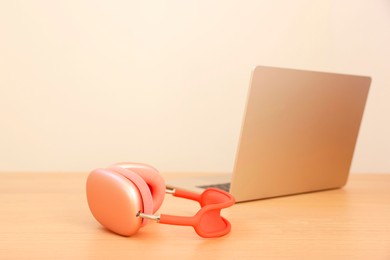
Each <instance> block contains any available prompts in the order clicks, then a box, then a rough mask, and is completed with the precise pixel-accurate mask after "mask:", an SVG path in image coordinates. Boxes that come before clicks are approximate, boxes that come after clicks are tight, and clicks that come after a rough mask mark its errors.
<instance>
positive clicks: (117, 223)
mask: <svg viewBox="0 0 390 260" xmlns="http://www.w3.org/2000/svg"><path fill="white" fill-rule="evenodd" d="M86 189H87V199H88V205H89V208H90V210H91V212H92V214H93V216H94V217H95V218H96V220H97V221H98V222H99V223H100V224H101V225H103V226H104V227H105V228H107V229H108V230H110V231H112V232H114V233H117V234H119V235H122V236H131V235H133V234H135V233H136V232H137V231H138V230H139V229H140V228H141V227H142V226H144V225H145V224H146V223H147V221H148V219H152V220H155V221H157V222H159V223H162V224H171V225H182V226H192V227H193V228H194V229H195V231H196V233H197V234H198V235H199V236H201V237H206V238H210V237H220V236H223V235H226V234H227V233H229V232H230V229H231V225H230V223H229V221H228V220H226V219H225V218H224V217H222V216H221V214H220V212H221V209H223V208H227V207H230V206H232V205H233V204H234V203H235V200H234V197H233V196H232V195H231V194H229V193H227V192H225V191H222V190H219V189H214V188H209V189H206V190H205V191H204V192H203V193H201V194H198V193H194V192H189V191H185V190H180V189H166V186H165V181H164V179H163V178H162V177H161V176H160V174H159V172H158V171H157V170H156V169H155V168H153V167H152V166H149V165H146V164H139V163H118V164H114V165H112V166H111V167H108V168H100V169H96V170H93V171H92V172H91V173H90V174H89V176H88V179H87V187H86ZM165 193H170V194H172V195H173V196H176V197H180V198H185V199H190V200H194V201H197V202H199V204H200V206H201V209H200V210H199V211H198V212H197V213H196V214H195V215H194V216H190V217H187V216H173V215H165V214H161V215H153V214H154V213H156V211H157V210H158V209H159V208H160V206H161V204H162V202H163V200H164V195H165Z"/></svg>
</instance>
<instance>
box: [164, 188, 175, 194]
mask: <svg viewBox="0 0 390 260" xmlns="http://www.w3.org/2000/svg"><path fill="white" fill-rule="evenodd" d="M175 192H176V189H175V188H172V187H165V193H166V194H175Z"/></svg>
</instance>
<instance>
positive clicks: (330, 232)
mask: <svg viewBox="0 0 390 260" xmlns="http://www.w3.org/2000/svg"><path fill="white" fill-rule="evenodd" d="M165 176H166V177H172V176H174V175H173V174H165ZM86 177H87V174H71V173H68V174H67V173H35V174H34V173H25V174H16V173H13V174H11V173H2V174H0V259H142V258H146V259H148V258H154V259H167V258H172V259H255V258H256V259H259V258H261V257H262V258H263V259H275V258H283V259H390V174H388V175H386V174H383V175H380V174H352V175H351V177H350V180H349V183H348V185H347V186H346V187H345V188H343V189H338V190H332V191H325V192H316V193H310V194H304V195H297V196H289V197H283V198H275V199H268V200H260V201H255V202H248V203H241V204H236V205H234V206H233V207H232V208H229V209H225V210H223V212H222V214H223V215H224V216H225V217H226V218H228V219H229V220H230V221H231V223H232V232H231V233H230V234H229V235H227V236H225V237H222V238H218V239H204V238H200V237H198V236H197V235H196V234H195V232H193V230H192V228H190V227H178V226H168V225H163V224H157V223H151V224H149V225H147V226H146V227H144V228H142V229H141V230H140V231H139V232H138V233H137V234H136V235H135V236H133V237H129V238H127V237H121V236H117V235H115V234H112V233H110V232H108V231H106V230H105V229H103V228H102V227H101V226H100V225H99V224H98V223H97V222H96V221H95V219H94V218H93V217H92V215H91V214H90V212H89V209H88V206H87V202H86V196H85V180H86ZM197 209H198V206H197V205H196V204H194V203H193V202H188V201H186V200H183V199H179V198H173V197H171V196H169V195H167V197H166V200H165V203H164V204H163V206H162V208H161V209H160V212H163V213H170V214H180V215H192V214H194V213H195V212H196V211H197Z"/></svg>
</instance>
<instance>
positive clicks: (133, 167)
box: [114, 163, 165, 213]
mask: <svg viewBox="0 0 390 260" xmlns="http://www.w3.org/2000/svg"><path fill="white" fill-rule="evenodd" d="M114 167H120V168H123V169H126V170H130V171H132V172H135V173H136V174H138V175H139V176H140V177H142V179H143V180H144V181H145V182H146V184H147V185H148V187H149V189H150V193H151V195H152V199H153V213H155V212H156V211H157V210H158V209H159V208H160V206H161V204H162V203H163V201H164V196H165V181H164V179H163V177H162V176H161V175H160V173H159V172H158V170H157V169H156V168H154V167H152V166H150V165H147V164H142V163H117V164H114Z"/></svg>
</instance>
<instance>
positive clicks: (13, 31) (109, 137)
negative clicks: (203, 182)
mask: <svg viewBox="0 0 390 260" xmlns="http://www.w3.org/2000/svg"><path fill="white" fill-rule="evenodd" d="M0 33H1V35H0V37H1V39H0V149H1V150H0V171H1V172H9V171H11V172H17V171H18V172H20V171H31V172H37V171H51V172H81V171H89V170H91V169H93V168H96V167H104V166H107V165H109V164H111V163H114V162H119V161H136V162H145V163H149V164H152V165H154V166H155V167H157V168H159V169H160V170H161V171H180V172H189V171H191V172H194V171H204V172H215V171H218V172H227V171H230V170H231V169H232V167H233V163H234V155H235V151H236V146H237V142H238V136H239V131H240V125H241V121H242V116H243V110H244V103H245V99H246V94H247V90H248V85H249V77H250V73H251V70H252V69H253V68H254V67H255V66H256V65H268V66H278V67H289V68H298V69H310V70H321V71H329V72H339V73H349V74H361V75H368V76H371V77H372V78H373V83H372V88H371V92H370V95H369V100H368V103H367V107H366V112H365V115H364V120H363V125H362V128H361V131H360V136H359V141H358V144H357V148H356V152H355V157H354V161H353V165H352V169H351V170H352V172H390V160H389V154H390V119H389V118H390V116H389V114H390V102H389V98H390V88H389V83H390V48H389V46H390V2H389V1H388V0H370V1H367V0H345V1H339V0H331V1H327V0H322V1H313V0H294V1H287V0H286V1H282V0H276V1H266V0H263V1H261V0H258V1H242V0H237V1H229V0H223V1H210V0H208V1H179V0H178V1H157V0H156V1H132V0H126V1H107V0H104V1H100V0H93V1H92V0H68V1H51V0H35V1H28V0H26V1H23V0H20V1H0Z"/></svg>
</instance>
